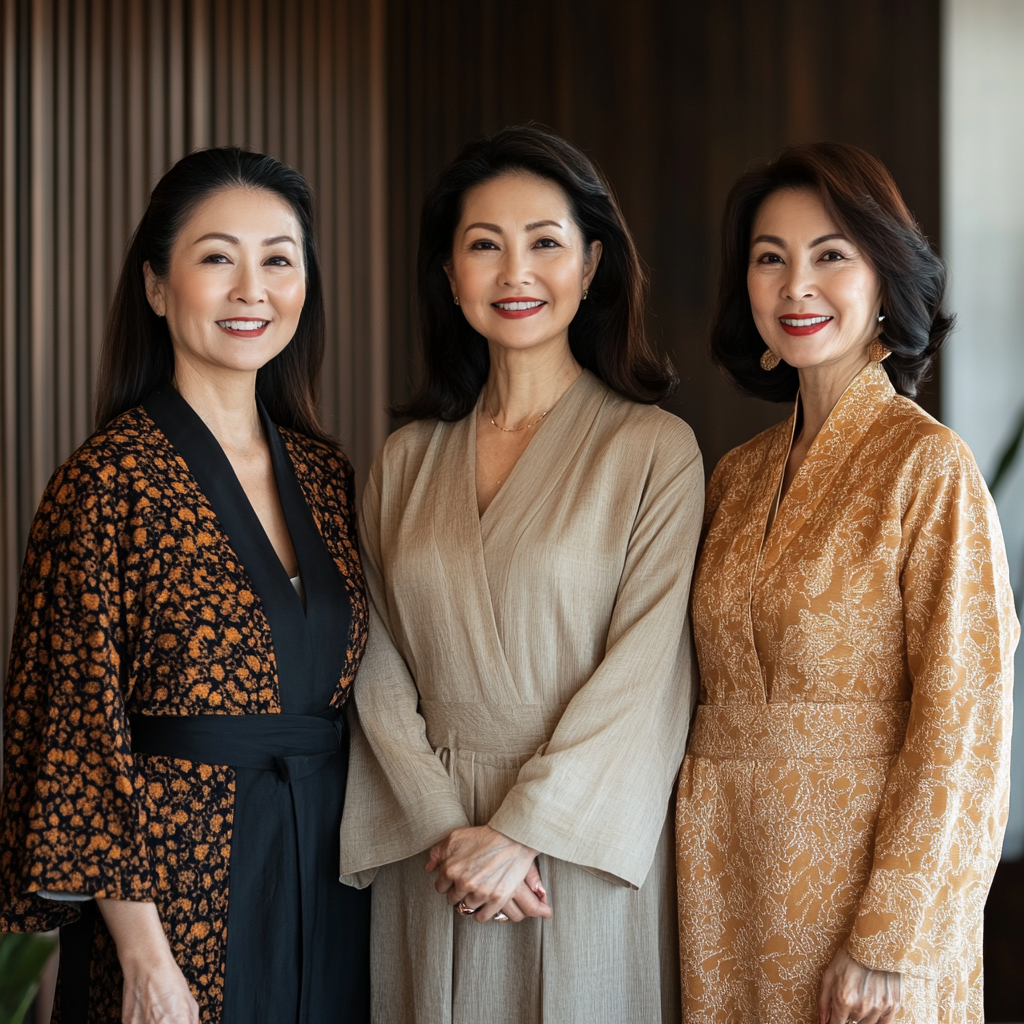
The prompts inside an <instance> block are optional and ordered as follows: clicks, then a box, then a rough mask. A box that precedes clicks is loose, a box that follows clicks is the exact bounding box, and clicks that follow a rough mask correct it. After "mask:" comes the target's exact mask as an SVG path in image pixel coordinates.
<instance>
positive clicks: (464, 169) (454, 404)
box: [392, 124, 678, 420]
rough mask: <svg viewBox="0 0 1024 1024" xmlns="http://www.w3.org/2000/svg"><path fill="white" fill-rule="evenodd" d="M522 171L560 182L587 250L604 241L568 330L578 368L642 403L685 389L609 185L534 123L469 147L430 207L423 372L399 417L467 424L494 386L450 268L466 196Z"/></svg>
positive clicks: (422, 291) (421, 283)
mask: <svg viewBox="0 0 1024 1024" xmlns="http://www.w3.org/2000/svg"><path fill="white" fill-rule="evenodd" d="M516 172H520V173H527V174H533V175H536V176H537V177H539V178H543V179H545V180H547V181H552V182H554V183H555V184H556V185H558V186H559V187H560V188H561V189H562V191H563V192H564V193H565V195H566V198H567V199H568V201H569V208H570V210H571V211H572V216H573V219H574V221H575V222H576V225H577V227H578V228H579V231H580V233H581V235H582V236H583V241H584V244H585V245H586V247H587V252H588V253H589V250H590V246H591V245H592V244H593V242H594V241H595V240H600V242H601V244H602V246H603V252H602V255H601V262H600V263H599V264H598V268H597V272H596V273H595V275H594V279H593V281H592V282H591V284H590V288H589V292H588V296H587V300H586V301H585V302H581V303H580V307H579V310H578V311H577V313H576V315H575V317H574V318H573V320H572V323H571V324H570V325H569V346H570V348H571V349H572V353H573V355H574V356H575V358H576V360H577V362H579V364H580V365H581V366H583V367H585V368H586V369H588V370H590V371H591V372H592V373H594V374H595V375H596V376H597V377H599V378H600V379H601V380H602V381H604V383H605V384H607V385H608V387H610V388H611V389H612V390H613V391H616V392H618V393H619V394H620V395H623V396H624V397H625V398H629V399H632V400H633V401H636V402H646V403H653V402H659V401H661V400H662V399H664V398H667V397H668V396H669V395H670V394H671V393H672V391H673V390H674V389H675V387H676V384H677V382H678V381H677V378H676V375H675V372H674V370H673V368H672V364H671V363H670V362H669V360H668V359H667V357H665V356H663V355H660V354H658V353H657V352H655V350H654V348H653V347H652V346H651V344H650V343H649V341H648V339H647V336H646V333H645V330H644V307H645V303H646V297H647V278H646V275H645V273H644V269H643V266H642V264H641V262H640V257H639V255H638V254H637V250H636V246H635V244H634V242H633V237H632V235H631V234H630V233H629V229H628V228H627V227H626V222H625V220H624V219H623V217H622V213H621V212H620V210H619V206H618V203H617V202H616V200H615V197H614V195H613V194H612V190H611V188H610V186H609V185H608V182H607V181H606V180H605V178H604V177H603V175H602V174H601V172H600V171H599V170H598V169H597V168H596V167H595V166H594V164H593V163H592V162H591V161H590V160H589V159H588V158H587V157H586V156H584V154H583V153H581V152H580V151H579V150H578V149H577V148H576V147H575V146H573V145H572V144H571V143H569V142H566V140H565V139H563V138H561V137H560V136H559V135H557V134H555V132H553V131H551V130H550V129H549V128H545V127H543V126H542V125H537V124H526V125H518V126H513V127H509V128H505V129H503V130H502V131H500V132H498V133H497V134H496V135H492V136H490V137H489V138H484V139H479V140H477V141H476V142H471V143H469V144H468V145H467V146H466V147H465V148H464V149H463V150H462V152H461V153H459V155H458V156H457V157H456V158H455V159H454V160H453V161H452V162H451V163H450V164H449V165H448V166H447V167H446V168H445V169H444V171H442V172H441V175H440V176H439V177H438V179H437V181H436V182H435V184H434V186H433V188H431V190H430V192H429V193H428V195H427V197H426V200H425V201H424V204H423V214H422V218H421V221H420V240H419V253H418V266H417V292H418V294H417V300H418V306H419V310H418V313H419V316H418V320H419V331H418V334H419V344H420V348H421V352H422V356H423V375H422V379H421V380H420V382H419V385H418V387H417V388H416V390H415V392H414V393H413V396H412V397H411V398H410V399H409V401H408V402H406V403H404V404H400V405H396V406H395V407H394V408H393V410H392V412H393V413H394V414H395V415H396V416H409V417H412V418H414V419H427V418H439V419H442V420H458V419H461V418H462V417H463V416H465V415H467V414H468V413H469V411H470V410H471V409H472V408H473V405H474V403H475V402H476V400H477V396H478V395H479V393H480V389H481V388H482V387H483V385H484V382H485V381H486V380H487V374H488V371H489V369H490V354H489V352H488V348H487V341H486V339H485V338H484V337H483V336H482V335H481V334H478V333H477V332H476V331H475V330H474V329H473V328H472V327H471V326H470V324H469V321H468V320H466V318H465V316H464V315H463V313H462V310H461V309H460V308H459V307H458V306H456V305H455V304H454V302H453V301H452V293H451V286H450V284H449V282H448V277H447V274H446V273H445V268H446V267H447V266H450V264H451V259H452V247H453V243H454V237H455V229H456V228H457V227H458V223H459V220H460V218H461V216H462V209H463V203H464V200H465V196H466V193H467V192H469V190H470V189H472V188H474V187H475V186H477V185H480V184H483V183H484V182H486V181H490V180H491V179H493V178H496V177H498V176H499V175H502V174H506V173H516Z"/></svg>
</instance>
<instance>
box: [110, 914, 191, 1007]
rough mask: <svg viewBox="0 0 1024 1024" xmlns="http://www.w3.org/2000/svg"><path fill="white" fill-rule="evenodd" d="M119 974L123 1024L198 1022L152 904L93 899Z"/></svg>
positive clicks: (183, 977) (182, 975) (183, 980)
mask: <svg viewBox="0 0 1024 1024" xmlns="http://www.w3.org/2000/svg"><path fill="white" fill-rule="evenodd" d="M96 904H97V906H98V907H99V910H100V913H101V914H102V915H103V920H104V921H105V922H106V925H107V928H108V930H109V931H110V934H111V936H112V937H113V939H114V944H115V945H116V946H117V958H118V960H120V961H121V972H122V973H123V974H124V992H123V996H122V1001H121V1020H122V1021H123V1024H199V1006H198V1004H197V1003H196V1001H195V999H194V998H193V997H192V992H191V991H190V990H189V987H188V982H187V981H185V975H184V974H182V973H181V968H180V967H179V966H178V964H177V962H176V961H175V959H174V954H173V953H171V947H170V946H169V945H168V944H167V936H166V935H164V929H163V926H162V925H161V923H160V915H159V913H158V912H157V909H156V904H154V903H133V902H131V901H129V900H106V899H97V901H96Z"/></svg>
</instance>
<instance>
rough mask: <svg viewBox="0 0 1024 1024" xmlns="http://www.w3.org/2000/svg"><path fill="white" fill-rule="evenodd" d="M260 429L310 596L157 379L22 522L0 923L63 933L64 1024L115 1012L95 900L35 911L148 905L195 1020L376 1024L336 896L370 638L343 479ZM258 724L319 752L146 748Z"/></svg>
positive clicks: (346, 473) (332, 454)
mask: <svg viewBox="0 0 1024 1024" xmlns="http://www.w3.org/2000/svg"><path fill="white" fill-rule="evenodd" d="M261 414H262V415H263V423H264V430H265V432H266V435H267V438H268V441H269V443H270V447H271V454H272V457H273V463H274V473H275V478H276V480H277V484H278V490H279V493H280V497H281V502H282V507H283V509H284V512H285V518H286V520H287V522H288V527H289V531H290V533H291V536H292V542H293V545H294V548H295V551H296V555H297V557H298V561H299V567H300V575H301V578H302V584H303V588H304V592H305V597H304V602H303V599H302V598H300V596H299V594H298V593H296V591H295V590H294V589H293V587H292V584H291V583H290V582H289V580H288V576H287V573H286V572H285V570H284V567H283V566H282V565H281V563H280V561H279V560H278V559H277V557H276V555H275V554H274V550H273V547H272V546H271V545H270V542H269V540H268V538H267V536H266V534H265V533H264V532H263V530H262V528H261V527H260V524H259V520H258V519H257V518H256V515H255V513H254V512H253V510H252V507H251V506H250V505H249V504H248V501H247V499H246V498H245V494H244V491H242V489H241V486H240V485H239V484H238V481H237V478H236V477H235V476H234V474H233V472H232V471H231V467H230V463H228V461H227V459H226V457H225V456H224V454H223V452H222V451H221V449H220V447H219V446H218V445H217V443H216V441H215V439H214V438H213V435H212V434H211V433H210V432H209V431H208V430H207V428H206V427H205V425H204V424H203V423H202V421H201V420H200V419H199V417H198V416H197V415H196V414H195V413H194V412H193V411H192V410H191V408H190V407H189V406H188V405H187V403H185V401H184V399H182V398H181V397H180V396H179V395H178V394H177V392H175V391H174V390H173V389H171V388H168V389H166V390H165V391H164V392H163V393H159V394H155V395H151V396H150V397H149V398H148V399H147V400H146V402H145V403H144V404H143V406H141V407H139V408H136V409H132V410H130V411H129V412H126V413H124V414H123V415H122V416H120V417H118V418H117V419H116V420H114V421H113V422H112V423H111V424H110V425H109V426H108V427H107V428H106V429H105V430H102V431H100V432H99V433H97V434H95V435H94V436H93V437H92V438H90V439H89V440H88V441H87V442H86V443H85V444H84V445H83V446H82V447H81V448H80V449H79V450H78V451H77V452H75V454H74V455H72V457H71V458H70V459H69V460H68V461H67V462H66V463H65V464H64V465H63V466H61V468H60V469H59V470H58V471H57V472H56V473H55V474H54V476H53V479H52V480H51V482H50V485H49V487H48V488H47V490H46V493H45V494H44V496H43V499H42V503H41V505H40V507H39V511H38V513H37V515H36V519H35V522H34V523H33V526H32V530H31V534H30V538H29V545H28V553H27V556H26V559H25V565H24V570H23V573H22V579H21V592H20V599H19V609H18V616H17V621H16V625H15V632H14V640H13V646H12V652H11V661H10V669H9V673H8V678H7V690H6V699H5V721H4V741H5V750H4V771H5V774H4V788H3V807H2V825H0V930H31V931H39V930H44V929H50V928H54V927H58V926H61V928H62V932H61V939H62V979H61V986H60V993H59V997H58V1003H59V1005H60V1004H61V1003H63V1008H62V1009H63V1019H64V1020H69V1019H73V1018H77V1019H82V1020H88V1021H89V1022H90V1024H91V1022H98V1021H103V1022H106V1021H117V1020H120V1001H121V986H122V981H121V976H120V970H119V967H118V964H117V958H116V952H115V950H114V947H113V942H112V940H111V938H110V935H109V933H108V932H107V931H106V928H105V926H104V925H103V923H102V919H101V917H100V915H99V914H98V913H97V912H96V911H95V909H94V908H95V903H93V902H91V901H85V902H82V901H79V902H67V901H58V900H56V899H54V898H52V897H54V896H56V897H60V896H68V895H77V896H101V897H107V898H112V899H120V900H137V901H140V900H141V901H154V902H155V903H156V905H157V908H158V910H159V912H160V917H161V920H162V921H163V925H164V929H165V931H166V933H167V937H168V939H169V942H170V945H171V949H172V951H173V953H174V955H175V958H176V959H177V961H178V963H179V965H180V966H181V968H182V970H183V972H184V974H185V977H186V979H187V980H188V983H189V985H190V987H191V989H192V992H193V994H194V995H195V997H196V999H197V1000H198V1002H199V1005H200V1008H201V1019H202V1020H203V1021H220V1020H222V1019H223V1020H224V1021H226V1022H227V1021H232V1020H238V1021H246V1022H248V1021H256V1020H266V1021H274V1022H276V1021H278V1020H285V1019H287V1020H288V1021H289V1022H290V1021H292V1020H299V1021H300V1022H304V1021H308V1022H310V1024H316V1022H318V1021H320V1020H325V1019H331V1020H342V1021H347V1020H352V1021H355V1020H363V1019H366V1015H367V1013H368V1010H367V1007H366V1005H365V1002H366V999H367V998H368V995H367V993H368V989H367V987H366V985H367V984H368V950H367V944H368V913H369V911H368V906H369V905H368V900H367V897H366V894H362V893H357V892H355V891H354V890H351V889H349V888H347V887H345V886H342V885H341V884H340V883H339V882H338V880H337V873H338V872H337V863H338V861H337V858H338V849H337V842H338V840H337V826H338V822H339V820H340V815H341V806H342V802H343V797H344V787H345V773H346V771H347V735H346V734H345V733H344V726H343V725H342V722H341V719H340V717H339V716H340V712H341V708H342V706H343V705H344V703H345V701H346V699H347V697H348V695H349V692H350V688H351V684H352V680H353V678H354V677H355V674H356V669H357V667H358V665H359V661H360V658H361V656H362V651H363V647H364V645H365V639H366V628H367V608H366V598H365V594H364V586H363V576H362V570H361V567H360V563H359V556H358V552H357V547H356V538H355V529H354V516H353V483H352V470H351V467H350V466H349V464H348V462H347V460H346V459H345V457H344V456H343V455H341V454H340V453H339V452H337V451H336V450H334V449H333V448H331V447H330V446H328V445H326V444H323V443H321V442H319V441H315V440H312V439H310V438H308V437H305V436H303V435H300V434H297V433H295V432H292V431H288V430H284V429H279V428H277V427H275V426H274V425H273V424H271V423H270V421H269V419H268V418H267V417H266V414H265V413H263V412H262V410H261ZM207 716H217V717H212V718H211V717H207ZM224 716H231V719H232V720H231V721H227V720H226V719H225V717H224ZM245 716H249V717H248V718H246V717H245ZM274 716H284V717H282V718H275V717H274ZM288 716H292V717H291V718H288ZM255 717H258V718H259V719H260V721H258V722H255V724H256V725H268V726H269V727H270V728H271V729H273V728H276V727H277V726H278V725H279V723H280V722H283V721H286V720H287V721H296V722H298V723H299V724H307V723H309V722H310V721H312V722H313V724H314V725H316V726H319V727H321V728H320V733H321V734H322V733H323V732H324V731H325V730H326V733H327V734H328V735H329V737H331V738H332V740H331V742H330V743H329V746H330V747H331V748H332V751H333V752H327V753H324V752H322V751H321V752H319V753H315V754H314V756H312V757H290V758H289V757H283V756H282V757H276V758H275V757H274V755H275V751H274V750H270V751H269V752H268V757H269V758H270V760H269V761H268V762H267V764H265V765H258V766H256V767H253V766H252V765H249V766H246V767H237V766H236V767H232V766H229V765H228V764H216V763H209V762H210V760H212V758H210V757H204V758H193V759H192V760H186V759H183V758H182V757H172V756H162V755H161V754H160V751H161V750H162V749H163V748H162V747H161V743H162V742H164V741H163V740H161V729H163V730H164V732H166V731H167V728H166V727H167V726H168V725H169V728H170V729H171V731H172V732H173V729H174V727H175V726H179V727H180V726H182V723H183V722H184V724H185V725H194V724H196V723H198V724H199V725H200V726H201V727H202V726H205V725H207V724H210V723H212V726H213V728H214V729H216V728H217V727H218V726H221V725H224V724H225V722H226V724H227V725H229V726H237V725H238V724H239V722H241V724H242V725H243V726H245V725H250V724H253V721H254V718H255ZM243 719H244V720H243ZM272 719H273V720H272ZM133 723H134V727H133ZM325 723H327V724H325ZM332 727H333V731H332ZM133 732H134V734H135V736H134V746H133ZM172 746H173V743H172ZM207 746H209V744H207ZM140 748H141V749H145V750H148V751H151V752H150V753H141V752H140ZM230 748H231V744H230V742H228V743H227V744H226V746H225V747H224V755H223V759H224V760H225V761H228V760H230V759H231V757H232V756H233V755H231V754H230ZM196 749H199V750H202V749H205V748H203V747H202V744H200V746H199V747H197V748H196ZM325 749H326V748H325ZM173 752H175V753H180V751H173ZM276 753H284V754H287V753H295V751H291V750H281V751H277V752H276ZM254 763H255V762H254ZM268 768H272V769H274V770H267V769H268ZM314 876H315V877H314ZM311 879H312V881H311ZM41 892H46V893H48V894H50V895H49V896H42V895H40V893H41ZM72 1004H74V1005H73V1006H72ZM328 1006H329V1007H330V1017H329V1018H328V1017H326V1016H324V1014H325V1013H327V1012H328V1011H327V1007H328ZM86 1007H87V1009H86ZM282 1007H283V1008H282Z"/></svg>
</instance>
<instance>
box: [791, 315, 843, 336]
mask: <svg viewBox="0 0 1024 1024" xmlns="http://www.w3.org/2000/svg"><path fill="white" fill-rule="evenodd" d="M832 319H833V318H832V317H830V316H828V315H826V314H824V313H786V314H785V315H784V316H780V317H779V323H780V324H781V325H782V329H783V330H784V331H785V332H786V333H787V334H791V335H793V337H795V338H803V337H806V336H807V335H808V334H817V333H818V331H820V330H821V329H822V328H823V327H827V326H828V325H829V324H830V323H832ZM787 320H788V321H790V322H789V323H786V321H787ZM799 320H804V321H810V322H809V323H796V322H794V321H799ZM814 321H817V322H816V323H815V322H814Z"/></svg>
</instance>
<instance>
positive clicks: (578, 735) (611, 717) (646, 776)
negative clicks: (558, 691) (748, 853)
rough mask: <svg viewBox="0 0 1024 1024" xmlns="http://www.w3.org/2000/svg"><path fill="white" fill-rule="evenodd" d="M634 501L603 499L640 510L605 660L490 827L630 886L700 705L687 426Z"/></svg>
mask: <svg viewBox="0 0 1024 1024" xmlns="http://www.w3.org/2000/svg"><path fill="white" fill-rule="evenodd" d="M630 497H632V502H631V501H630ZM637 497H638V496H636V495H634V496H624V495H611V494H610V495H608V500H609V502H612V503H614V504H621V507H622V508H623V509H626V508H628V507H629V506H630V504H632V508H633V509H637V507H638V506H639V510H638V511H637V512H636V518H635V521H634V524H633V529H632V532H631V535H630V537H629V542H628V548H627V553H626V559H625V564H624V565H623V568H622V575H621V578H620V583H619V588H618V593H617V595H616V599H615V606H614V611H613V613H612V618H611V623H610V627H609V629H608V634H607V640H606V643H605V655H604V658H603V660H602V661H601V663H600V664H599V665H598V667H597V669H596V671H595V672H594V673H593V675H591V677H590V678H589V679H588V680H587V681H586V683H584V685H583V686H582V687H581V688H580V689H579V690H578V691H577V692H576V694H575V696H574V697H573V698H572V700H571V701H570V703H569V705H568V707H567V708H566V710H565V712H564V713H563V714H562V717H561V719H560V721H559V723H558V725H557V726H556V728H555V730H554V733H553V735H552V737H551V739H550V741H549V742H548V743H547V744H545V745H544V746H543V747H542V748H541V749H540V751H539V752H538V753H537V754H536V755H535V756H534V757H533V758H531V759H530V760H529V761H527V763H526V764H525V765H524V766H523V767H522V769H521V770H520V772H519V775H518V779H517V781H516V784H515V785H514V786H513V787H512V789H511V790H510V791H509V792H508V794H507V795H506V797H505V799H504V801H503V802H502V804H501V806H500V807H499V809H498V811H497V812H496V813H495V815H494V816H493V817H492V819H491V821H490V825H491V827H492V828H494V829H496V830H497V831H499V832H502V833H504V834H505V835H507V836H510V837H511V838H512V839H515V840H517V841H518V842H520V843H524V844H525V845H527V846H530V847H532V848H534V849H536V850H539V851H540V852H541V853H545V854H548V855H549V856H552V857H556V858H558V859H560V860H564V861H569V862H571V863H574V864H577V865H579V866H580V867H583V868H586V869H587V870H589V871H591V872H593V873H595V874H598V875H600V876H601V877H604V878H606V879H607V880H609V881H611V882H613V883H616V884H620V885H628V886H633V887H639V886H640V885H642V884H643V881H644V879H645V877H646V875H647V872H648V870H649V868H650V866H651V863H652V861H653V859H654V853H655V848H656V846H657V844H658V840H659V837H660V835H661V832H662V829H663V828H664V826H665V820H666V815H667V814H668V809H669V800H670V797H671V793H672V787H673V785H674V783H675V779H676V776H677V774H678V772H679V765H680V762H681V761H682V758H683V753H684V750H685V747H686V737H687V732H688V729H689V724H690V717H691V714H692V712H693V705H694V701H695V699H696V670H695V664H694V657H693V647H692V638H691V631H690V625H689V619H688V614H687V613H688V606H689V597H690V579H691V576H692V573H693V562H694V554H695V551H696V547H697V540H698V537H699V534H700V528H701V519H702V511H703V501H704V473H703V468H702V463H701V457H700V451H699V450H698V448H697V444H696V441H695V440H694V438H693V434H692V433H691V431H690V429H689V428H688V427H686V426H685V424H683V423H682V422H680V421H673V422H671V423H668V424H666V426H664V427H663V428H662V429H661V431H660V432H659V435H658V437H657V439H656V442H655V448H654V451H653V454H652V456H651V462H650V467H649V472H648V474H647V478H646V481H645V485H644V490H643V494H642V495H640V496H639V502H637V500H636V498H637Z"/></svg>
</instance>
